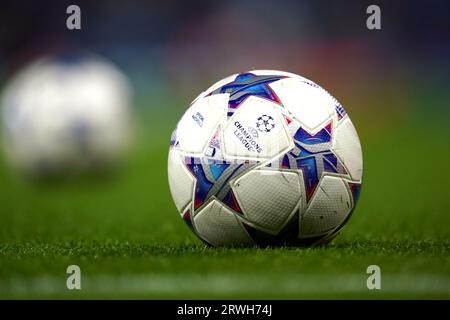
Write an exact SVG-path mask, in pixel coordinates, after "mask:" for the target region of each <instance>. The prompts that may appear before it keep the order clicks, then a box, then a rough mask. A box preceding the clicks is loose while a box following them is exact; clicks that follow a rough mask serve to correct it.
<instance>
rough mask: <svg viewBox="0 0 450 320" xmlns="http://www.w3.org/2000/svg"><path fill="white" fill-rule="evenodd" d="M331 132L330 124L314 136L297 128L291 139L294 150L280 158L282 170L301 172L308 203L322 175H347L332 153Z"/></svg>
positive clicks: (331, 126)
mask: <svg viewBox="0 0 450 320" xmlns="http://www.w3.org/2000/svg"><path fill="white" fill-rule="evenodd" d="M332 130H333V125H332V122H330V123H328V124H327V125H325V126H324V127H323V128H322V129H320V130H319V131H318V132H316V133H315V134H313V133H311V132H309V131H308V130H306V129H304V128H302V127H299V128H298V130H297V131H296V133H295V135H294V137H293V138H294V144H295V147H294V149H292V150H291V151H290V152H288V153H287V154H286V155H285V156H284V157H283V158H282V163H281V167H282V168H285V169H301V170H302V173H303V178H304V182H305V189H306V200H307V201H308V202H309V200H311V197H312V196H313V194H314V191H315V190H316V189H317V186H318V184H319V182H320V178H321V176H322V173H324V172H330V173H340V174H347V170H346V168H345V166H344V164H343V163H342V162H341V160H340V159H339V157H337V156H336V155H335V154H334V152H333V151H332Z"/></svg>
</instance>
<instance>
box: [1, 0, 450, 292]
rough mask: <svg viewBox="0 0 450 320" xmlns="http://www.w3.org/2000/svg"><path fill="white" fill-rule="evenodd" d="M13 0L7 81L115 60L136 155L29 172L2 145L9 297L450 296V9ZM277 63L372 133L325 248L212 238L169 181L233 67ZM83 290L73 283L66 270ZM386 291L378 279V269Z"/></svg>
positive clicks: (6, 43)
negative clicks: (60, 55)
mask: <svg viewBox="0 0 450 320" xmlns="http://www.w3.org/2000/svg"><path fill="white" fill-rule="evenodd" d="M25 2H26V1H14V2H12V1H5V2H2V5H1V6H2V10H1V12H0V81H1V83H2V84H4V83H6V81H7V80H8V79H9V78H10V77H11V76H12V75H14V73H15V72H16V71H17V70H18V69H20V67H21V66H23V65H24V64H26V63H27V62H28V61H30V60H32V59H34V58H36V57H39V56H40V55H42V54H46V53H51V52H52V51H54V50H60V49H61V48H64V49H69V50H70V49H72V48H76V49H78V48H82V49H87V50H91V51H92V52H96V53H99V54H101V55H103V56H106V57H108V58H109V59H111V60H112V61H114V62H115V63H116V64H117V65H118V66H119V67H120V68H121V69H122V70H123V71H124V72H125V73H126V74H127V75H128V76H129V78H130V79H131V81H132V83H133V87H134V89H135V110H134V111H135V118H136V123H137V128H136V134H135V141H134V144H133V148H132V150H131V152H130V154H129V157H128V158H127V161H126V162H125V163H124V165H123V166H122V167H121V168H120V170H118V171H117V172H115V173H114V174H111V175H108V176H86V175H84V176H80V177H70V178H67V179H60V180H58V181H52V182H32V181H29V180H27V179H24V178H23V177H21V176H20V175H18V174H17V173H15V172H14V171H13V170H12V169H11V167H10V166H9V165H8V163H7V162H6V160H5V157H4V156H3V155H2V156H1V157H0V297H1V298H5V299H10V298H289V299H290V298H369V299H372V298H373V299H376V298H446V299H448V298H449V297H450V256H449V254H450V230H449V224H450V194H449V190H450V188H449V187H450V184H449V181H450V173H449V170H448V168H447V165H448V163H449V160H448V159H449V156H450V144H449V138H450V127H449V125H448V119H449V116H450V112H449V101H450V92H449V90H448V86H449V84H450V81H449V80H450V79H449V71H450V68H449V67H450V59H449V56H450V27H449V25H448V24H449V21H450V19H449V10H450V5H449V4H448V2H445V1H431V2H425V1H412V2H403V1H402V2H396V3H395V4H394V3H392V2H387V1H378V2H377V4H378V5H379V6H380V8H381V19H382V20H381V21H382V29H381V30H375V31H370V30H368V29H367V28H366V18H367V17H368V15H367V14H366V8H367V6H368V5H369V4H372V3H371V2H367V1H357V2H350V1H348V2H347V1H346V2H342V3H337V2H336V3H335V2H331V1H276V2H275V1H267V2H266V1H265V2H262V1H239V2H237V1H236V2H234V1H229V2H224V1H221V2H219V1H217V2H215V1H195V2H189V3H188V2H181V1H180V2H175V1H164V2H147V3H143V2H139V1H128V2H126V3H124V2H119V1H96V2H95V3H92V2H83V1H79V2H77V4H78V5H79V6H80V7H81V11H82V29H81V30H78V31H69V30H67V29H66V28H65V20H66V17H67V15H66V13H65V12H66V8H67V6H68V5H69V4H72V3H69V2H65V1H58V2H57V1H54V2H52V1H36V2H33V3H29V2H26V7H27V10H23V7H24V6H25ZM249 69H278V70H285V71H290V72H294V73H298V74H300V75H303V76H305V77H307V78H310V79H311V80H313V81H315V82H317V83H319V84H320V85H322V86H323V87H324V88H326V89H327V90H328V91H329V92H330V93H331V94H333V95H334V96H335V97H336V98H337V99H338V100H339V101H340V102H341V103H342V104H343V105H344V107H345V108H346V110H347V112H348V113H349V115H350V117H351V119H352V121H353V123H354V125H355V127H356V129H357V131H358V134H359V136H360V139H361V143H362V147H363V153H364V183H363V188H362V192H361V196H360V200H359V203H358V205H357V209H356V211H355V213H354V215H353V217H352V218H351V220H350V222H349V223H348V225H347V226H346V227H345V229H344V231H343V232H342V234H341V235H340V236H339V237H338V238H337V239H336V240H335V241H333V243H332V244H331V245H329V246H327V247H323V248H309V249H304V248H260V249H256V248H250V249H215V248H208V247H205V246H204V245H203V244H202V243H201V242H200V241H198V240H197V239H196V238H195V236H194V235H192V234H191V232H190V230H189V229H188V228H187V227H186V226H185V225H184V223H183V221H182V219H180V217H179V215H178V213H177V211H176V209H175V206H174V204H173V203H172V199H171V197H170V192H169V189H168V183H167V172H166V167H167V153H168V145H169V140H170V134H171V132H172V130H173V128H174V127H175V125H176V122H177V121H178V119H179V118H180V117H181V115H182V114H183V112H184V110H185V109H186V107H187V106H188V105H189V103H190V101H191V100H193V99H194V98H195V97H196V96H197V95H198V93H200V92H201V91H202V90H204V89H206V88H207V87H208V86H209V85H211V84H212V83H214V82H216V81H218V80H219V79H221V78H223V77H225V76H227V75H230V74H233V73H237V72H242V71H247V70H249ZM70 264H77V265H79V266H80V268H81V270H82V290H79V291H76V290H75V291H70V290H68V289H67V288H66V278H67V274H66V268H67V266H68V265H70ZM372 264H376V265H379V266H380V267H381V271H382V289H381V290H375V291H370V290H368V289H367V287H366V279H367V276H368V275H367V274H366V268H367V266H369V265H372Z"/></svg>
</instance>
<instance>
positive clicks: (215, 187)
mask: <svg viewBox="0 0 450 320" xmlns="http://www.w3.org/2000/svg"><path fill="white" fill-rule="evenodd" d="M184 163H185V165H186V167H187V168H188V170H189V171H190V172H191V174H192V175H193V176H194V178H195V181H196V182H195V190H194V211H196V210H198V209H200V207H202V206H203V205H204V204H205V203H207V202H208V201H209V200H210V199H211V198H215V199H218V200H219V201H220V202H221V203H223V204H225V205H226V206H228V207H229V208H231V209H233V210H234V211H235V212H237V213H241V214H242V210H241V208H240V207H239V204H238V202H237V200H236V197H235V195H234V193H233V190H232V188H231V185H230V180H231V179H232V178H233V177H235V176H236V175H239V174H241V173H243V172H244V171H246V170H251V169H252V168H253V167H254V166H253V165H250V164H249V163H248V162H244V163H227V162H223V161H220V160H215V159H206V160H205V159H202V158H196V157H186V158H185V159H184Z"/></svg>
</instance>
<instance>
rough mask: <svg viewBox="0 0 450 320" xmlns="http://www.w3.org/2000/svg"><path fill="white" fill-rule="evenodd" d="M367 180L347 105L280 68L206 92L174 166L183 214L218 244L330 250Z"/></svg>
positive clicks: (189, 116) (172, 178)
mask: <svg viewBox="0 0 450 320" xmlns="http://www.w3.org/2000/svg"><path fill="white" fill-rule="evenodd" d="M362 173H363V170H362V152H361V145H360V142H359V138H358V135H357V133H356V130H355V128H354V126H353V124H352V122H351V121H350V118H349V117H348V115H347V113H346V112H345V110H344V108H343V107H342V105H341V104H340V103H339V102H338V101H337V100H336V99H335V98H333V97H332V96H331V95H330V94H329V93H328V92H327V91H325V90H324V89H323V88H321V87H320V86H319V85H317V84H316V83H314V82H312V81H311V80H308V79H306V78H303V77H301V76H298V75H295V74H292V73H287V72H280V71H273V70H254V71H249V72H247V73H241V74H237V75H233V76H230V77H228V78H225V79H223V80H221V81H219V82H217V83H216V84H214V85H213V86H212V87H210V88H209V89H208V90H206V91H205V92H203V93H201V94H200V95H199V96H198V97H197V98H196V99H195V100H194V101H193V102H192V104H191V106H190V107H189V109H188V110H187V111H186V112H185V114H184V115H183V117H182V119H181V120H180V121H179V122H178V125H177V128H176V129H175V131H174V132H173V134H172V138H171V142H170V150H169V159H168V175H169V185H170V191H171V193H172V197H173V200H174V202H175V205H176V207H177V209H178V211H179V212H180V214H181V216H182V218H183V219H184V221H185V222H186V223H187V225H188V226H189V227H190V228H191V229H192V231H193V232H194V233H195V234H196V235H197V236H198V237H199V238H200V239H201V240H203V241H204V242H206V243H208V244H211V245H213V246H241V245H255V244H257V245H263V246H267V245H314V244H325V243H328V242H329V241H331V240H332V239H333V238H334V237H335V236H336V235H337V234H338V233H339V231H340V230H341V229H342V227H343V226H344V224H345V223H346V222H347V221H348V219H349V217H350V215H351V213H352V211H353V209H354V208H355V204H356V201H357V199H358V194H359V191H360V187H361V179H362Z"/></svg>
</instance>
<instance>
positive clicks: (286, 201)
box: [233, 170, 302, 234]
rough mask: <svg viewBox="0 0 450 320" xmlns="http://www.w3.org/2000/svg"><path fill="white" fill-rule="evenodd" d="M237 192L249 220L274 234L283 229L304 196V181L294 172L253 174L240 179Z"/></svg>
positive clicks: (261, 172)
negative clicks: (301, 182) (302, 182)
mask: <svg viewBox="0 0 450 320" xmlns="http://www.w3.org/2000/svg"><path fill="white" fill-rule="evenodd" d="M233 190H234V193H235V195H236V198H237V200H238V202H239V204H240V205H241V208H242V210H243V212H244V216H245V218H246V219H247V220H248V221H250V222H252V223H253V224H255V225H256V226H259V227H261V228H264V229H265V230H266V231H267V232H270V233H272V234H277V233H278V232H279V231H280V230H281V229H282V228H283V226H284V225H285V224H286V222H287V221H288V220H289V218H290V217H291V216H292V214H293V213H294V211H296V210H297V208H298V205H299V203H300V200H301V197H302V192H301V190H302V187H301V184H300V178H299V175H298V174H297V173H294V172H282V171H272V170H270V171H269V170H255V171H250V172H249V173H247V174H245V175H244V176H242V177H241V178H239V179H238V180H236V182H235V183H234V186H233ZM255 190H258V191H257V192H255Z"/></svg>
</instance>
